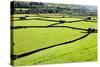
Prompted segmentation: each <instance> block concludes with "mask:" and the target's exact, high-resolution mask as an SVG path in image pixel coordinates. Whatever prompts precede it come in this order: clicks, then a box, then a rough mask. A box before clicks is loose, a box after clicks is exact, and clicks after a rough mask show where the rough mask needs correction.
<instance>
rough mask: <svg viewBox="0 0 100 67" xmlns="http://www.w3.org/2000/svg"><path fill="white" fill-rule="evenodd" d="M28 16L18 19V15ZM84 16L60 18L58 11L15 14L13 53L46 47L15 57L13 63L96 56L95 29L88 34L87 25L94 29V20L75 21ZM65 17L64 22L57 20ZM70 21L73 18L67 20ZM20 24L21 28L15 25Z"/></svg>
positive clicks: (78, 59)
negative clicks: (53, 12)
mask: <svg viewBox="0 0 100 67" xmlns="http://www.w3.org/2000/svg"><path fill="white" fill-rule="evenodd" d="M25 15H27V16H29V17H27V19H26V20H20V19H19V17H21V16H25ZM82 19H83V17H68V16H65V17H64V18H61V15H60V14H40V15H35V14H15V15H14V18H13V19H11V20H13V22H11V23H13V26H12V27H13V29H11V30H12V31H13V38H14V39H13V43H14V44H15V45H14V55H17V56H20V55H22V54H25V53H30V52H32V51H36V50H39V49H41V48H46V47H50V46H54V45H57V44H58V45H57V46H54V47H50V48H47V49H43V50H40V51H37V52H34V53H31V54H27V56H22V57H19V58H16V59H15V60H14V65H17V66H18V65H20V66H21V65H37V64H54V63H69V62H85V61H96V60H97V33H90V34H87V31H86V30H87V29H88V28H89V27H92V28H95V29H97V21H78V22H73V21H76V20H82ZM59 20H65V21H66V23H62V24H61V23H59V22H58V21H59ZM70 21H72V22H70ZM18 26H20V27H21V28H16V27H18Z"/></svg>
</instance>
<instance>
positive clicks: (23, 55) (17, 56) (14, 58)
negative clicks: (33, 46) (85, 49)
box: [12, 33, 90, 60]
mask: <svg viewBox="0 0 100 67" xmlns="http://www.w3.org/2000/svg"><path fill="white" fill-rule="evenodd" d="M89 34H90V33H87V34H85V35H83V36H81V37H79V38H77V39H74V40H71V41H68V42H63V43H59V44H55V45H52V46H48V47H44V48H40V49H37V50H33V51H30V52H27V53H23V54H20V55H14V57H13V58H12V59H13V60H16V59H18V58H22V57H25V56H28V55H31V54H34V53H37V52H40V51H43V50H47V49H50V48H53V47H56V46H61V45H67V44H69V43H73V42H76V41H78V40H81V39H83V38H85V37H87V36H88V35H89Z"/></svg>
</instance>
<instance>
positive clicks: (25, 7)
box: [11, 1, 97, 16]
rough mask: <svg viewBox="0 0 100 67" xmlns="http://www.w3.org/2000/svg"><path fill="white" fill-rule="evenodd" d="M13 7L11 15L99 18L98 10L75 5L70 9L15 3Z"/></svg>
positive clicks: (33, 3) (49, 5) (60, 6)
mask: <svg viewBox="0 0 100 67" xmlns="http://www.w3.org/2000/svg"><path fill="white" fill-rule="evenodd" d="M11 6H14V7H12V8H11V12H12V13H11V14H13V13H15V14H33V13H34V14H39V13H61V14H67V15H73V16H74V15H75V16H84V15H85V16H97V12H96V10H93V11H91V10H89V9H87V8H85V7H82V6H75V5H70V6H71V7H69V5H66V6H65V5H64V6H62V5H60V4H55V5H52V4H50V3H48V4H46V3H41V2H18V1H15V2H14V1H13V2H12V3H11Z"/></svg>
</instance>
